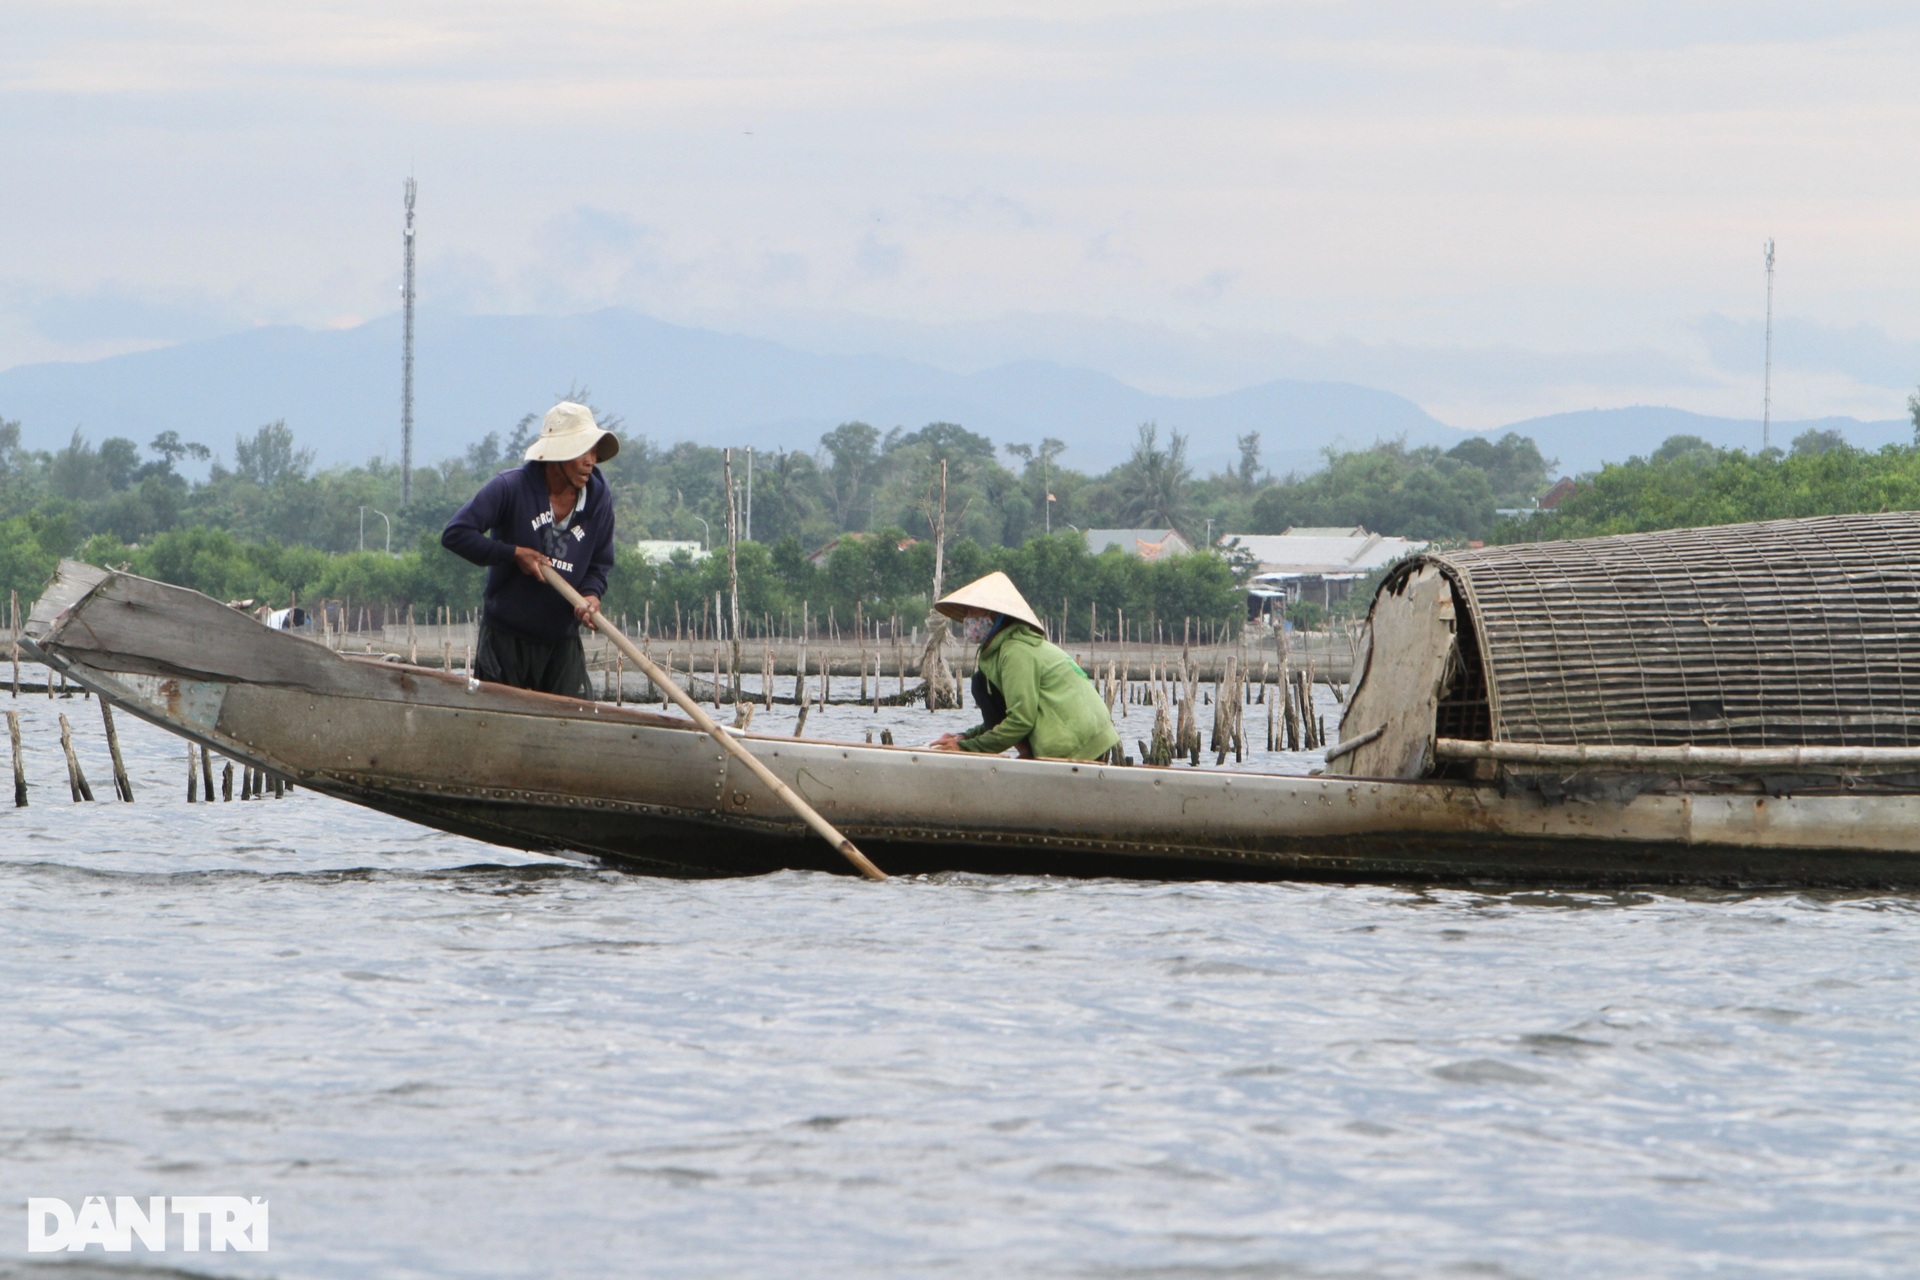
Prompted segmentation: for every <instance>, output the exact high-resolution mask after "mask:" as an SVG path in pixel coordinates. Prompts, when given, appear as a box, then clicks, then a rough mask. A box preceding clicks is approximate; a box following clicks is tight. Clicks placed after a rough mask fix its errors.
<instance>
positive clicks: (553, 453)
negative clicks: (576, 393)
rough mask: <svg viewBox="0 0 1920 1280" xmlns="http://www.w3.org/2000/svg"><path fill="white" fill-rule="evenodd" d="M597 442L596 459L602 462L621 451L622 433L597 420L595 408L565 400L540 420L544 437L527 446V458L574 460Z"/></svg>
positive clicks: (531, 459) (541, 433) (551, 460)
mask: <svg viewBox="0 0 1920 1280" xmlns="http://www.w3.org/2000/svg"><path fill="white" fill-rule="evenodd" d="M595 445H598V446H599V453H598V456H597V458H596V459H595V460H596V461H599V462H605V461H606V460H607V459H609V458H611V457H613V455H614V454H616V453H619V452H620V439H619V437H618V436H616V435H614V434H613V432H611V431H607V430H605V429H603V428H602V427H601V426H600V424H599V423H597V422H595V421H594V420H593V410H591V409H589V408H587V406H585V405H583V404H575V403H574V402H573V401H571V400H562V401H561V402H560V403H559V404H557V405H555V406H553V408H551V409H549V410H547V416H546V419H545V420H544V421H542V422H541V424H540V438H539V439H538V440H535V441H534V442H533V443H532V444H531V445H529V446H527V461H528V462H571V461H573V460H574V459H575V458H577V457H579V456H580V455H581V454H583V453H585V452H586V451H587V450H589V449H591V448H593V447H594V446H595Z"/></svg>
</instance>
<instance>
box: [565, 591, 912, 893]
mask: <svg viewBox="0 0 1920 1280" xmlns="http://www.w3.org/2000/svg"><path fill="white" fill-rule="evenodd" d="M541 574H542V576H544V577H545V578H546V580H547V585H549V586H551V587H552V588H553V589H554V590H555V591H558V592H559V593H560V594H561V596H562V597H564V598H565V600H566V602H567V603H568V604H570V605H572V606H573V607H574V608H576V609H578V608H580V607H581V606H582V605H584V604H585V603H586V601H584V600H582V599H581V598H580V593H579V592H578V591H575V590H574V589H573V588H572V587H571V586H569V585H568V583H567V580H566V579H565V578H562V577H561V576H560V575H559V573H557V572H556V571H555V570H554V569H553V567H552V566H550V565H542V566H541ZM587 617H588V619H589V620H591V621H592V623H593V625H594V626H595V627H596V628H597V629H598V630H599V631H600V633H601V634H602V635H605V636H607V638H608V639H610V640H612V641H613V642H614V643H615V644H617V645H619V646H620V647H621V648H622V649H623V650H625V651H626V655H627V656H628V657H629V658H631V659H633V661H634V663H635V664H636V665H638V666H639V667H640V669H641V670H642V671H646V672H647V674H648V675H649V676H652V675H653V674H654V670H653V663H652V662H651V661H650V660H649V659H648V658H647V656H646V654H644V653H642V652H640V650H639V649H637V648H635V647H634V645H633V642H632V641H631V640H628V639H627V638H626V637H625V636H623V635H621V634H620V633H619V632H618V631H615V630H612V629H611V628H610V627H609V626H608V625H607V621H606V619H605V618H604V617H602V616H601V614H600V613H599V612H598V611H595V612H592V613H589V614H588V615H587ZM667 689H668V692H669V693H670V694H672V695H673V697H674V701H675V702H677V703H678V704H679V706H680V709H681V710H682V711H684V712H686V713H687V715H688V716H690V717H692V719H693V722H694V723H695V724H696V725H699V726H700V728H701V729H702V730H704V731H705V732H706V734H707V736H708V737H710V738H712V739H713V740H714V741H715V742H717V743H719V744H720V746H721V747H722V748H724V749H725V750H726V752H727V753H728V754H729V755H731V756H733V758H734V759H736V760H738V761H739V762H740V763H741V764H743V765H745V766H746V768H747V770H748V772H750V773H752V774H753V776H754V777H756V778H758V779H760V781H761V782H762V783H764V784H766V786H767V787H769V788H770V789H771V790H772V791H773V793H774V795H776V796H778V797H779V798H780V800H781V801H782V802H783V803H784V804H786V805H787V807H788V808H790V809H792V810H793V811H794V812H795V813H797V814H799V815H800V819H801V821H803V822H805V823H806V824H807V825H808V826H809V827H812V828H813V830H814V832H815V833H816V834H818V835H819V836H820V838H821V839H823V840H825V841H826V842H827V843H828V844H830V845H832V846H833V847H834V848H835V849H837V850H839V852H840V855H841V856H842V857H844V858H845V859H846V860H847V861H848V862H851V863H852V864H853V865H854V867H855V868H856V869H858V870H859V872H860V874H861V875H863V876H866V877H867V878H868V879H869V880H884V879H886V878H887V877H886V873H885V872H883V871H882V870H880V868H878V867H876V866H874V865H873V863H872V862H870V861H868V859H867V856H866V855H865V854H864V853H861V852H860V850H859V849H858V848H856V847H855V846H854V843H853V841H851V840H849V839H847V837H845V836H844V835H842V834H840V831H839V830H838V829H837V828H836V827H834V826H833V824H832V823H830V822H828V821H827V820H826V819H825V818H823V817H821V816H820V815H819V814H818V813H817V812H815V810H814V808H813V806H812V805H810V804H808V803H807V802H806V801H805V800H804V799H802V798H801V796H800V793H799V792H797V791H795V790H794V789H793V788H792V787H789V786H788V785H787V784H786V783H784V782H782V781H781V780H780V779H779V778H778V777H777V776H776V775H775V774H774V772H773V770H771V769H769V768H767V766H766V765H764V764H762V763H760V758H759V757H758V756H756V755H754V754H753V753H752V752H751V751H749V750H747V749H746V748H745V747H744V746H742V745H741V744H740V742H739V740H738V739H737V738H735V737H734V736H733V735H732V734H730V733H728V732H727V731H726V730H724V729H722V728H721V727H720V726H719V725H717V724H715V723H714V722H713V717H712V716H709V715H708V714H707V713H706V712H704V711H702V710H701V709H700V704H699V703H697V702H695V701H694V700H693V699H692V698H690V697H687V696H686V695H685V694H682V693H680V691H679V690H678V689H675V688H674V687H673V682H672V681H668V682H667Z"/></svg>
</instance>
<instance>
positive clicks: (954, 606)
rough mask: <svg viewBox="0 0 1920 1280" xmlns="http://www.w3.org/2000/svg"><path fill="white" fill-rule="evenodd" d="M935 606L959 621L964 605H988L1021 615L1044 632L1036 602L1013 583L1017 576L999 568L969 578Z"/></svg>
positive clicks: (994, 610) (993, 610) (995, 610)
mask: <svg viewBox="0 0 1920 1280" xmlns="http://www.w3.org/2000/svg"><path fill="white" fill-rule="evenodd" d="M933 607H934V608H936V609H938V610H939V611H940V612H941V613H944V614H945V615H947V617H949V618H952V619H954V620H956V621H958V620H959V619H960V617H961V616H962V615H961V613H960V610H961V608H962V607H965V608H969V609H985V610H987V611H988V612H989V613H1004V614H1006V615H1007V616H1008V617H1009V618H1017V619H1019V620H1020V621H1021V622H1024V623H1027V624H1028V625H1029V626H1031V627H1032V628H1033V629H1034V630H1036V631H1041V632H1044V631H1045V630H1046V628H1045V627H1043V626H1041V625H1040V619H1039V618H1037V617H1035V616H1034V613H1033V606H1032V605H1030V604H1028V603H1027V598H1026V597H1025V596H1023V595H1021V594H1020V589H1019V588H1018V587H1016V586H1014V585H1013V579H1012V578H1009V577H1008V576H1007V575H1006V574H1004V573H1000V572H998V571H995V572H993V573H990V574H988V575H987V576H986V577H984V578H979V579H976V580H975V581H973V582H969V583H968V584H967V585H966V586H964V587H962V588H960V589H959V590H958V591H955V592H952V593H950V594H948V595H947V596H945V597H943V598H941V599H939V600H936V601H934V604H933Z"/></svg>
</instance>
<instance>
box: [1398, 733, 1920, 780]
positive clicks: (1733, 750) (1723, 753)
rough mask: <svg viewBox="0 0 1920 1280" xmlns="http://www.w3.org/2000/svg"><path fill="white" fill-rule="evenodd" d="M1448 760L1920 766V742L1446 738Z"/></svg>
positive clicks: (1441, 748) (1440, 748)
mask: <svg viewBox="0 0 1920 1280" xmlns="http://www.w3.org/2000/svg"><path fill="white" fill-rule="evenodd" d="M1433 753H1434V755H1435V756H1437V757H1439V758H1440V759H1442V760H1497V761H1499V762H1500V763H1502V764H1538V765H1561V766H1569V767H1573V768H1583V767H1599V766H1619V767H1646V768H1660V769H1688V768H1703V769H1726V770H1732V771H1736V772H1738V771H1744V770H1748V769H1769V770H1788V771H1791V770H1795V769H1823V768H1825V769H1831V768H1843V769H1844V768H1853V769H1867V768H1897V767H1903V766H1904V767H1909V768H1912V767H1920V747H1695V746H1679V747H1606V746H1595V747H1589V746H1580V745H1577V744H1574V743H1541V742H1475V741H1468V740H1466V739H1461V738H1441V739H1439V740H1438V741H1436V742H1435V743H1434V744H1433Z"/></svg>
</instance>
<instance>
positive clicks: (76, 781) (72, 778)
mask: <svg viewBox="0 0 1920 1280" xmlns="http://www.w3.org/2000/svg"><path fill="white" fill-rule="evenodd" d="M60 749H61V750H62V751H64V752H66V753H67V789H68V790H69V791H71V792H72V793H73V802H74V803H75V804H79V803H80V802H81V801H83V800H84V801H86V802H88V803H91V802H92V800H93V788H92V787H90V786H88V785H87V775H86V774H84V773H82V772H81V771H80V757H79V756H76V755H75V754H73V726H71V725H69V724H68V723H67V713H66V712H64V711H62V712H61V713H60Z"/></svg>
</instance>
